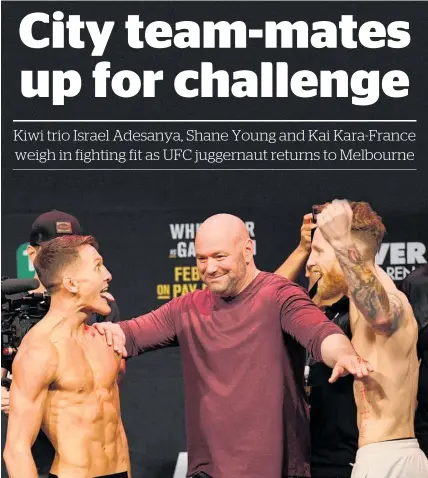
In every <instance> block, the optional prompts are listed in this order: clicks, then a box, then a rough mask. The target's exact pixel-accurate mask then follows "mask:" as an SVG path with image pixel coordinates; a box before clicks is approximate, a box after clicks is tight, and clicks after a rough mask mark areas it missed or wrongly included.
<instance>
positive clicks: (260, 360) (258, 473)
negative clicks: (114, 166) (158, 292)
mask: <svg viewBox="0 0 428 478" xmlns="http://www.w3.org/2000/svg"><path fill="white" fill-rule="evenodd" d="M196 257H197V265H198V269H199V273H200V276H201V279H202V281H203V282H204V283H205V284H206V285H207V288H206V289H205V290H198V291H195V292H193V293H190V294H187V295H185V296H182V297H178V298H176V299H174V300H172V301H170V302H168V303H167V304H165V305H163V306H162V307H160V308H159V309H157V310H155V311H153V312H151V313H149V314H146V315H142V316H140V317H138V318H136V319H133V320H129V321H126V322H121V323H120V326H119V325H117V324H111V325H110V324H109V325H107V324H100V325H99V326H97V328H98V329H99V330H100V331H101V332H102V333H106V338H107V341H108V342H109V343H110V344H111V343H112V342H114V345H115V347H116V348H121V347H122V345H123V343H125V346H126V350H127V352H128V356H135V355H138V354H141V353H143V352H145V351H148V350H153V349H155V348H159V347H162V346H166V345H168V344H169V343H171V342H173V341H175V340H177V339H178V342H179V344H180V348H181V356H182V361H183V370H184V386H185V403H186V429H187V446H188V454H189V468H188V473H189V474H188V476H193V477H207V476H208V477H213V478H240V477H245V478H280V477H282V476H299V477H300V476H301V477H309V476H310V467H309V453H310V450H309V443H310V441H309V427H308V410H307V405H306V402H305V398H304V397H305V393H304V383H303V369H304V362H305V353H304V347H305V348H307V349H308V350H309V351H310V353H311V354H312V356H313V357H314V358H315V359H316V360H319V361H321V360H323V361H324V362H325V363H326V364H327V365H329V366H331V367H334V369H333V373H332V377H331V379H330V381H335V380H336V379H337V378H338V377H340V376H342V375H345V374H346V373H348V372H350V373H352V374H354V375H356V376H358V377H362V376H365V375H367V374H368V371H369V369H370V366H369V365H368V364H367V363H366V362H364V360H360V359H359V357H358V356H357V355H356V353H355V351H354V349H353V348H352V345H351V343H350V342H349V340H348V339H347V338H346V336H345V335H344V334H343V333H342V331H341V330H340V328H339V327H337V326H336V325H335V324H333V323H331V322H330V321H329V320H328V319H327V318H326V317H325V316H324V314H323V313H322V312H321V311H320V310H319V309H318V308H317V307H316V306H315V305H314V304H313V303H312V301H311V300H310V299H309V298H308V296H307V295H306V293H305V292H304V291H303V289H301V288H300V287H298V286H297V285H296V284H294V283H293V282H291V281H288V280H287V279H284V278H282V277H279V276H278V275H274V274H270V273H266V272H261V271H259V270H257V268H256V266H255V264H254V260H253V243H252V241H251V239H250V238H249V236H248V232H247V230H246V228H245V225H244V223H243V222H242V221H241V220H240V219H238V218H237V217H235V216H231V215H227V214H219V215H216V216H212V217H211V218H209V219H207V220H206V221H205V222H204V223H203V224H202V225H201V227H200V228H199V230H198V233H197V237H196Z"/></svg>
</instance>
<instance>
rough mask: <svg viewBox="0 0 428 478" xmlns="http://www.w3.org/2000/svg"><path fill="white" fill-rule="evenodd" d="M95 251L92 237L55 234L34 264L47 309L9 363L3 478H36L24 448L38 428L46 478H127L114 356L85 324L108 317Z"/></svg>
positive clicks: (104, 276)
mask: <svg viewBox="0 0 428 478" xmlns="http://www.w3.org/2000/svg"><path fill="white" fill-rule="evenodd" d="M97 249H98V247H97V244H96V242H95V240H94V239H93V238H92V237H91V236H62V237H57V238H56V239H53V240H51V241H49V242H47V243H45V244H44V245H43V247H42V249H41V251H40V252H39V253H38V255H37V258H36V260H35V264H34V265H35V268H36V271H37V274H38V277H39V279H40V281H41V282H42V284H43V285H44V286H45V287H46V289H47V290H48V291H49V292H50V294H51V306H50V309H49V312H48V313H47V315H46V316H45V317H44V318H43V319H42V320H41V321H40V322H39V323H38V324H37V325H35V326H34V327H33V328H32V329H31V330H30V331H29V332H28V334H26V336H25V337H24V339H23V341H22V344H21V346H20V347H19V351H18V353H17V355H16V358H15V360H14V363H13V368H12V371H13V381H12V387H11V390H10V411H9V425H8V431H7V440H6V446H5V450H4V458H5V461H6V466H7V470H8V473H9V477H10V478H37V476H38V475H37V470H36V466H35V463H34V460H33V457H32V455H31V446H32V444H33V442H34V440H35V438H36V436H37V433H38V432H39V429H40V427H41V428H42V429H43V431H44V432H45V434H46V435H47V437H48V438H49V440H50V441H51V442H52V445H53V446H54V448H55V459H54V462H53V465H52V468H51V474H49V476H50V477H52V478H95V477H100V478H101V477H107V476H108V477H109V478H113V477H114V478H119V477H120V478H128V477H130V463H129V452H128V444H127V440H126V436H125V431H124V428H123V424H122V420H121V417H120V403H119V391H118V385H117V378H118V373H119V369H120V361H121V356H120V355H119V354H116V353H115V352H114V351H113V349H112V348H111V347H108V346H107V344H106V343H105V340H104V338H103V337H101V336H100V335H99V334H98V333H97V332H95V331H94V329H92V327H88V326H87V325H86V323H85V322H86V320H87V319H88V317H90V316H91V315H92V314H93V313H99V314H102V315H108V314H109V313H110V306H109V304H108V300H112V296H111V295H110V294H109V293H108V292H107V288H108V283H109V282H110V280H111V275H110V272H109V271H108V270H107V269H106V267H105V266H104V264H103V260H102V257H101V256H100V254H99V253H98V251H97Z"/></svg>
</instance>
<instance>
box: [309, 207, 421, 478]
mask: <svg viewBox="0 0 428 478" xmlns="http://www.w3.org/2000/svg"><path fill="white" fill-rule="evenodd" d="M317 223H318V228H317V230H316V232H315V234H314V239H313V242H312V251H311V255H310V257H309V259H308V268H310V269H311V270H312V271H315V272H317V273H319V274H320V275H321V279H320V281H319V282H318V288H320V287H321V288H322V287H323V280H324V277H323V275H325V278H327V277H328V278H329V281H330V283H329V284H328V287H330V288H331V287H332V286H334V288H335V289H337V292H341V293H342V294H343V295H347V296H348V297H349V299H350V321H351V329H352V343H353V346H354V348H355V350H356V352H357V353H358V354H359V356H362V357H364V358H365V359H366V360H368V361H369V362H370V364H371V365H372V367H373V368H374V371H373V372H372V373H371V374H370V375H369V376H367V377H364V378H362V379H355V381H354V396H355V401H356V404H357V413H358V416H357V422H358V428H359V443H358V446H359V450H358V452H357V457H356V462H355V465H354V468H353V472H352V478H387V477H388V478H423V477H427V476H428V461H427V459H426V457H425V455H424V454H423V453H422V451H421V450H420V448H419V445H418V442H417V440H416V439H415V438H414V437H415V433H414V425H413V423H414V414H415V407H416V392H417V384H418V370H419V363H418V359H417V354H416V341H417V335H418V331H417V323H416V320H415V318H414V315H413V312H412V309H411V307H410V305H409V303H408V301H407V299H406V297H405V295H404V294H402V293H401V292H400V291H398V289H397V288H396V287H395V285H394V283H393V281H392V280H391V279H390V278H389V277H388V275H387V274H386V273H385V272H384V271H383V270H382V269H381V268H380V267H379V266H377V265H376V264H375V255H376V252H377V250H378V248H379V245H380V243H381V241H382V238H383V235H384V233H385V228H384V225H383V223H382V220H381V218H380V217H379V216H378V215H377V214H376V213H375V212H374V211H373V210H372V209H371V207H370V206H369V205H368V204H367V203H364V202H351V203H349V202H348V201H342V200H340V201H339V200H335V201H333V202H332V203H331V204H327V205H326V206H325V207H324V209H323V211H322V212H321V214H319V215H318V217H317ZM332 278H334V283H331V281H332ZM326 285H327V284H326Z"/></svg>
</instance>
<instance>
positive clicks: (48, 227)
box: [1, 210, 125, 478]
mask: <svg viewBox="0 0 428 478" xmlns="http://www.w3.org/2000/svg"><path fill="white" fill-rule="evenodd" d="M63 235H82V228H81V226H80V223H79V221H78V220H77V219H76V218H75V217H74V216H72V215H70V214H67V213H65V212H61V211H57V210H52V211H49V212H46V213H44V214H42V215H40V216H39V217H37V219H36V220H35V221H34V223H33V225H32V227H31V232H30V244H29V245H28V247H27V254H28V258H29V260H30V261H31V263H34V260H35V258H36V256H37V254H38V252H39V251H40V248H41V247H42V246H43V243H45V242H47V241H50V240H51V239H54V238H55V237H59V236H63ZM34 277H35V279H37V273H35V276H34ZM31 292H32V293H33V294H38V293H40V294H42V293H45V292H46V289H45V288H44V286H43V285H42V284H41V283H40V285H39V287H38V288H37V289H35V290H32V291H31ZM20 295H21V297H23V296H25V295H27V294H26V293H23V294H20ZM18 297H19V295H18V294H17V295H15V296H14V297H13V298H14V299H17V298H18ZM110 308H111V313H110V314H109V315H108V316H107V317H103V316H101V315H99V314H93V315H92V316H91V317H90V319H88V322H87V324H88V325H93V324H94V323H96V322H104V321H105V322H118V321H119V320H120V315H119V309H118V307H117V305H116V303H115V302H111V303H110ZM12 360H13V358H9V357H5V356H4V355H3V354H2V362H1V377H2V378H6V377H7V376H8V374H9V373H10V372H11V367H12ZM124 372H125V361H124V360H122V363H121V370H120V374H121V376H123V374H124ZM1 410H2V411H3V412H4V413H5V414H6V415H7V414H8V413H9V390H8V388H6V387H3V386H2V389H1ZM6 427H7V423H6ZM2 441H3V437H2ZM2 445H3V443H2ZM32 454H33V457H34V461H35V462H36V466H37V471H38V473H39V477H41V478H45V477H47V475H48V473H49V470H50V467H51V464H52V461H53V458H54V454H55V452H54V449H53V447H52V445H51V443H50V442H49V440H48V439H47V437H46V436H45V434H44V433H43V432H42V431H40V433H39V435H38V437H37V439H36V441H35V443H34V445H33V448H32ZM2 465H3V463H2ZM2 468H3V466H2ZM2 471H4V470H2Z"/></svg>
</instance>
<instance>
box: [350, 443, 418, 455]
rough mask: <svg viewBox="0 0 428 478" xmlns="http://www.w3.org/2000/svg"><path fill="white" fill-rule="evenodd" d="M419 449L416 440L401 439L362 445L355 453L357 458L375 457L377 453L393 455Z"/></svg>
mask: <svg viewBox="0 0 428 478" xmlns="http://www.w3.org/2000/svg"><path fill="white" fill-rule="evenodd" d="M410 449H416V450H418V449H420V447H419V443H418V440H416V438H403V439H400V440H388V441H380V442H377V443H370V444H368V445H364V446H362V447H361V448H359V449H358V451H357V458H356V459H358V458H362V457H364V458H365V457H369V456H375V455H377V454H379V453H394V452H398V451H403V450H410Z"/></svg>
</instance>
